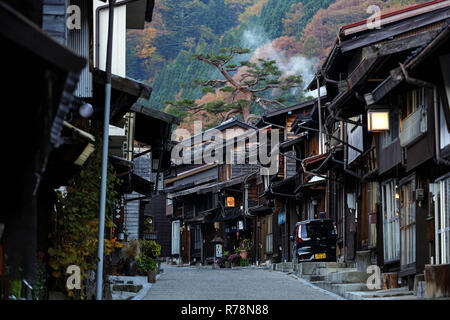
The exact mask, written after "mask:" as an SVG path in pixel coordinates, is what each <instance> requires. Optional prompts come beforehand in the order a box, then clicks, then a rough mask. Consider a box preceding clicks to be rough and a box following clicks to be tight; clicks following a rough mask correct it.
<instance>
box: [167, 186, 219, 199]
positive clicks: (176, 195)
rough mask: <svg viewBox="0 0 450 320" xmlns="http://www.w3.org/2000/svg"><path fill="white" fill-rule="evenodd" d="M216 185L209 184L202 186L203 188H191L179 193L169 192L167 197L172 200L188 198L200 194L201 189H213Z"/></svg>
mask: <svg viewBox="0 0 450 320" xmlns="http://www.w3.org/2000/svg"><path fill="white" fill-rule="evenodd" d="M215 184H216V183H208V184H205V185H201V186H197V187H194V188H190V189H186V190H182V191H178V192H173V193H172V192H169V193H167V196H168V197H169V198H171V199H173V198H176V197H182V196H186V195H191V194H194V193H195V194H196V193H198V192H199V191H200V190H201V189H203V188H208V187H211V186H213V185H215Z"/></svg>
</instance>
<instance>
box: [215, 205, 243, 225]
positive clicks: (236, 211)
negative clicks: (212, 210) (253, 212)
mask: <svg viewBox="0 0 450 320" xmlns="http://www.w3.org/2000/svg"><path fill="white" fill-rule="evenodd" d="M243 216H244V211H242V210H241V209H240V208H233V209H225V216H222V215H221V214H219V215H217V217H216V218H214V219H212V220H211V222H225V221H231V220H234V219H237V218H240V217H243Z"/></svg>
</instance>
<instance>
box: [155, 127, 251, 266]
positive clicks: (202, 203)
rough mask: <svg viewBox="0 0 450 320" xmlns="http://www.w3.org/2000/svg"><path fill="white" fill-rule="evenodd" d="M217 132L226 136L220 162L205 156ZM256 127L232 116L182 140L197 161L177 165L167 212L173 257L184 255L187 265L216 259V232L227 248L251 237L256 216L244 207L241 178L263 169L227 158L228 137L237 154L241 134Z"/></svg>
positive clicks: (169, 184)
mask: <svg viewBox="0 0 450 320" xmlns="http://www.w3.org/2000/svg"><path fill="white" fill-rule="evenodd" d="M212 130H214V131H215V132H216V133H220V135H222V137H220V139H219V140H217V141H219V142H218V145H219V146H220V148H223V150H224V152H223V155H224V158H223V159H220V161H219V162H220V163H219V162H217V163H214V162H212V163H211V162H207V161H205V159H204V158H203V155H204V154H205V152H206V150H207V149H206V148H208V146H211V141H212V140H211V139H212V137H208V136H209V133H211V132H212ZM255 130H256V128H255V127H253V126H251V125H248V124H246V123H244V122H242V121H240V120H238V119H237V118H232V119H229V120H227V121H225V122H223V123H222V124H220V125H218V126H216V127H215V128H212V129H210V130H206V131H204V132H202V133H201V134H200V133H199V134H197V135H194V136H192V137H189V138H186V139H184V140H182V141H180V142H179V144H178V145H179V146H183V145H185V147H186V148H185V149H184V150H183V152H186V153H190V154H191V160H192V164H190V163H185V164H179V165H177V166H175V167H174V168H173V171H172V175H171V176H166V180H165V181H164V184H165V193H166V194H167V199H168V205H167V215H168V217H169V219H170V220H171V221H172V225H173V227H172V248H173V250H172V255H173V256H175V257H179V258H181V262H182V263H213V259H214V248H215V247H214V244H213V242H212V240H213V239H214V238H215V237H216V236H220V238H221V239H222V240H223V250H224V251H232V250H234V249H236V247H237V246H238V244H239V242H240V240H242V239H243V237H250V236H251V235H250V230H251V220H250V219H248V218H246V216H245V210H244V207H243V205H244V204H243V189H242V182H243V181H244V180H245V178H246V177H247V176H249V175H251V174H253V173H254V172H255V171H256V170H258V167H257V166H254V165H251V164H248V163H247V164H245V163H243V164H241V163H238V162H237V161H234V162H233V163H234V164H232V163H230V162H226V161H225V157H226V146H227V141H231V143H232V144H233V146H232V147H231V149H230V150H231V151H232V152H234V151H235V150H236V147H235V146H234V143H235V140H236V139H237V137H238V136H240V135H241V134H243V133H245V132H248V131H255ZM235 160H236V159H235ZM227 198H229V199H233V203H232V204H231V203H228V204H227ZM239 221H241V222H239Z"/></svg>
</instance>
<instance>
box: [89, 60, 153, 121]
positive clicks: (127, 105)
mask: <svg viewBox="0 0 450 320" xmlns="http://www.w3.org/2000/svg"><path fill="white" fill-rule="evenodd" d="M92 75H93V82H94V93H93V98H92V100H93V105H94V115H93V118H95V119H98V120H103V112H104V107H105V82H106V79H105V77H106V73H105V72H104V71H102V70H100V69H97V68H95V69H94V71H93V72H92ZM151 92H152V88H151V87H150V86H149V85H146V84H144V83H142V82H140V81H136V80H133V79H130V78H123V77H119V76H117V75H114V74H113V75H112V76H111V120H110V122H111V124H113V125H116V126H119V127H121V122H122V119H123V116H124V115H125V114H126V113H127V112H128V111H130V109H131V107H132V106H133V105H134V104H135V103H136V102H137V101H138V100H139V99H141V98H142V99H149V98H150V95H151Z"/></svg>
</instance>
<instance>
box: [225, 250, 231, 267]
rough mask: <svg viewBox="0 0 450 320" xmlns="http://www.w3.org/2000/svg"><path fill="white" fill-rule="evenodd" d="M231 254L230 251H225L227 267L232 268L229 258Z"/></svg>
mask: <svg viewBox="0 0 450 320" xmlns="http://www.w3.org/2000/svg"><path fill="white" fill-rule="evenodd" d="M229 256H230V251H225V252H224V253H223V259H224V264H225V268H231V261H230V260H228V257H229Z"/></svg>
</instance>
